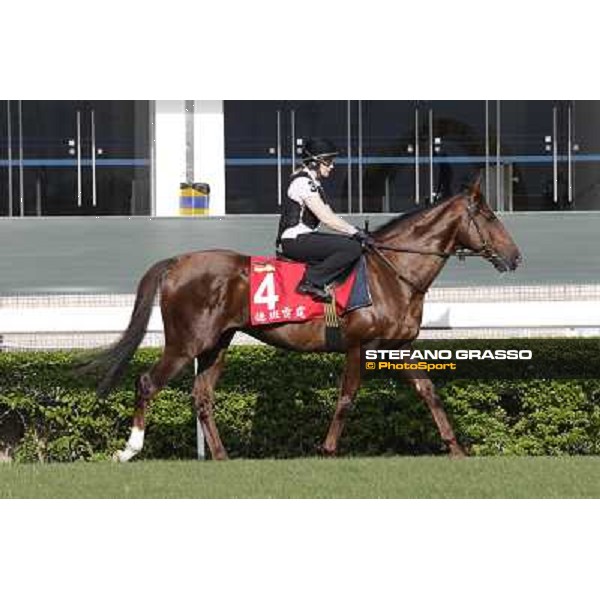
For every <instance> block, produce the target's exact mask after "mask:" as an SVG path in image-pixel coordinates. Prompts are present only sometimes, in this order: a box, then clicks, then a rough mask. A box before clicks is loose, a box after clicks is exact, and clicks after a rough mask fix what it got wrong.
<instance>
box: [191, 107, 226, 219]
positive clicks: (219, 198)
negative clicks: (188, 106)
mask: <svg viewBox="0 0 600 600" xmlns="http://www.w3.org/2000/svg"><path fill="white" fill-rule="evenodd" d="M194 175H195V181H201V182H204V183H208V184H210V215H211V216H215V215H224V214H225V119H224V113H223V101H222V100H196V101H195V110H194Z"/></svg>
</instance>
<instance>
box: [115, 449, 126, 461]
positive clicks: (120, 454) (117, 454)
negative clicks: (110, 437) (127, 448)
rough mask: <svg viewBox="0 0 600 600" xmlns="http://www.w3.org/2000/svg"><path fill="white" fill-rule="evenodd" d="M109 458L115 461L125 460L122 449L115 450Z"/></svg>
mask: <svg viewBox="0 0 600 600" xmlns="http://www.w3.org/2000/svg"><path fill="white" fill-rule="evenodd" d="M111 460H112V461H113V462H115V463H124V462H127V458H126V457H125V453H124V452H123V450H117V451H116V452H115V453H114V454H113V455H112V457H111Z"/></svg>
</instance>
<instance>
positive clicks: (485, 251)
mask: <svg viewBox="0 0 600 600" xmlns="http://www.w3.org/2000/svg"><path fill="white" fill-rule="evenodd" d="M478 213H479V207H478V206H477V204H476V203H475V201H474V199H473V197H472V196H469V199H468V202H467V215H468V217H469V225H468V227H471V224H473V225H474V227H475V230H476V231H477V234H478V235H479V239H480V241H481V248H479V250H469V249H468V248H457V249H456V250H454V251H453V252H436V251H434V250H417V249H415V248H401V247H400V248H399V247H397V246H387V245H385V244H377V243H375V244H372V245H370V246H368V248H369V249H370V250H371V251H372V252H374V253H375V254H376V255H377V256H378V257H379V258H380V259H381V260H382V261H383V262H384V263H385V264H386V265H387V266H388V267H389V268H391V269H392V270H393V271H394V273H395V274H396V276H397V277H398V279H401V280H402V281H404V282H405V283H408V284H409V285H410V286H411V287H413V288H414V289H415V290H417V291H418V292H421V293H422V294H425V293H426V292H427V288H423V287H422V286H420V285H418V284H416V283H415V282H414V281H411V280H410V279H408V278H407V277H405V276H404V275H402V273H400V272H399V271H398V269H397V268H396V267H395V266H394V264H393V263H392V262H391V261H390V260H389V259H388V258H387V257H386V256H385V255H384V254H383V252H381V251H382V250H389V251H391V252H402V253H408V254H421V255H422V256H439V257H440V258H443V259H444V260H447V259H449V258H450V257H452V256H456V257H458V259H459V260H461V261H463V260H465V258H467V257H468V256H480V257H483V258H486V259H488V260H489V261H490V262H491V263H492V264H493V265H494V266H497V265H499V264H500V265H502V266H506V261H505V259H504V258H503V257H502V256H500V255H499V254H498V253H497V252H496V251H495V250H494V248H493V247H492V246H491V245H490V244H489V243H488V240H487V239H486V238H485V237H484V235H483V233H482V231H481V227H480V226H479V223H478V222H477V219H476V218H475V217H476V216H477V215H478ZM427 287H429V286H427Z"/></svg>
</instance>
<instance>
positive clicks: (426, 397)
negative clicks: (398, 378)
mask: <svg viewBox="0 0 600 600" xmlns="http://www.w3.org/2000/svg"><path fill="white" fill-rule="evenodd" d="M400 372H401V373H402V376H403V378H404V379H405V381H406V382H407V383H409V384H410V385H411V386H412V387H413V388H414V390H415V391H416V392H417V394H418V395H419V397H420V398H421V399H422V400H423V402H425V404H426V405H427V408H429V410H430V411H431V416H432V417H433V420H434V422H435V424H436V426H437V428H438V431H439V432H440V436H441V438H442V440H443V441H444V443H445V444H446V447H447V448H448V452H449V453H450V458H463V457H465V456H467V453H466V452H465V450H464V449H463V447H462V446H461V445H460V444H459V443H458V441H457V440H456V436H455V435H454V429H453V428H452V425H451V424H450V419H448V415H447V414H446V410H445V409H444V405H443V404H442V401H441V400H440V397H439V396H438V394H437V392H436V391H435V386H434V385H433V382H432V381H431V379H429V377H427V376H426V375H424V374H423V372H422V371H409V370H404V371H400Z"/></svg>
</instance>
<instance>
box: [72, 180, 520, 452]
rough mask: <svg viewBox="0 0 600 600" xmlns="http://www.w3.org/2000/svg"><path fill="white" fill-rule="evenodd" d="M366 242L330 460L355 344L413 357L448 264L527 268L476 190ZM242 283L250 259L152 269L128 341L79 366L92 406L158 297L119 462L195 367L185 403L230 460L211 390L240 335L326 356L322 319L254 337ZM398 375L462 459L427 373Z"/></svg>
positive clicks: (213, 256)
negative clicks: (155, 323)
mask: <svg viewBox="0 0 600 600" xmlns="http://www.w3.org/2000/svg"><path fill="white" fill-rule="evenodd" d="M371 242H372V243H371V244H369V245H368V247H366V248H365V257H366V268H367V278H368V282H369V286H370V293H371V300H372V304H371V305H369V306H366V307H364V308H359V309H356V310H354V311H351V312H349V313H346V314H345V315H342V316H341V317H340V329H341V346H340V349H339V351H340V352H343V353H345V363H344V368H343V373H342V377H341V385H340V391H339V397H338V400H337V404H336V407H335V411H334V414H333V418H332V420H331V423H330V426H329V430H328V432H327V434H326V437H325V440H324V442H323V443H322V445H321V447H320V450H321V452H322V453H323V454H324V455H325V456H335V455H336V452H337V449H338V442H339V439H340V436H341V434H342V431H343V428H344V423H345V420H346V417H347V415H348V412H349V410H350V409H351V407H352V406H353V403H354V400H355V397H356V394H357V391H358V389H359V387H360V383H361V369H360V358H361V344H362V345H363V347H365V348H369V349H378V348H385V349H396V348H397V349H400V348H403V349H404V348H410V344H411V342H412V341H414V340H415V339H416V338H417V336H418V334H419V331H420V327H421V320H422V316H423V303H424V298H425V294H426V292H427V290H428V288H429V287H430V286H431V284H432V283H433V281H434V280H435V278H436V277H437V275H438V274H439V273H440V271H441V269H442V268H443V267H444V265H445V264H446V262H447V261H448V259H449V258H450V257H452V256H459V257H461V256H465V255H474V256H480V257H483V258H485V259H486V260H488V261H489V262H490V263H491V264H492V265H493V266H494V267H495V268H496V269H497V270H498V271H509V270H510V271H512V270H514V269H516V268H517V266H518V265H519V263H520V262H521V260H522V257H521V253H520V251H519V248H518V247H517V245H516V244H515V242H514V241H513V239H512V238H511V236H510V234H509V233H508V231H507V230H506V229H505V227H504V226H503V224H502V223H501V221H500V220H499V219H498V217H497V216H496V215H495V214H494V212H493V211H492V209H491V208H490V207H489V205H488V204H487V203H486V201H485V199H484V197H483V195H482V193H481V189H480V182H479V180H477V181H476V182H475V183H474V184H472V185H470V186H468V187H467V188H466V189H464V190H463V191H461V192H460V193H458V194H456V195H455V196H453V197H451V198H449V199H446V200H444V201H442V202H440V203H437V204H433V205H431V206H428V207H426V208H424V209H419V210H416V211H414V212H412V213H408V214H404V215H400V216H396V217H394V218H392V219H391V220H390V221H388V222H387V223H385V224H383V225H382V226H380V227H379V228H377V229H376V230H374V231H373V232H372V234H371ZM249 276H250V257H249V256H247V255H243V254H239V253H237V252H234V251H231V250H205V251H197V252H192V253H188V254H182V255H179V256H175V257H172V258H168V259H165V260H161V261H159V262H157V263H155V264H154V265H152V266H151V267H150V268H149V269H148V270H147V271H146V273H145V274H144V275H143V277H142V279H141V280H140V281H139V284H138V288H137V295H136V299H135V304H134V308H133V311H132V314H131V319H130V322H129V325H128V327H127V329H126V331H125V332H124V333H123V334H122V336H121V338H120V339H119V340H118V341H117V342H115V343H114V344H113V345H112V346H110V347H109V348H107V349H105V350H100V351H98V352H97V353H96V354H94V356H92V358H88V359H87V361H86V362H85V364H84V365H83V369H84V370H85V371H88V372H89V371H93V372H96V373H97V374H98V375H99V378H100V379H99V382H98V387H97V393H98V395H99V396H105V395H106V394H108V393H109V392H110V390H111V389H113V388H114V387H115V386H116V384H117V383H118V382H119V380H120V379H121V377H122V376H123V374H124V372H125V369H126V366H127V364H128V362H129V361H130V359H131V358H132V356H133V354H134V353H135V351H136V349H137V348H138V346H139V345H140V343H141V341H142V339H143V337H144V335H145V332H146V328H147V325H148V321H149V319H150V313H151V311H152V307H153V304H154V298H155V296H156V294H157V292H160V309H161V313H162V319H163V324H164V335H165V345H164V348H163V352H162V355H161V357H160V359H159V360H158V361H157V362H156V363H155V364H154V365H153V366H152V367H151V368H150V369H149V370H148V371H147V372H145V373H143V374H142V375H141V376H140V377H139V378H138V380H137V383H136V392H135V410H134V415H133V423H132V427H131V432H130V436H129V439H128V441H127V443H126V445H125V448H124V449H123V450H120V451H118V452H117V453H116V454H115V456H114V459H115V460H117V461H120V462H126V461H128V460H130V459H131V458H132V457H133V456H135V455H136V454H138V453H139V452H140V451H141V450H142V447H143V444H144V433H145V414H146V410H147V408H148V405H149V403H150V402H151V400H152V398H153V397H154V396H155V395H156V394H157V393H158V392H159V391H160V390H161V389H162V388H163V387H164V386H165V385H166V384H167V383H168V381H169V380H170V379H171V378H173V377H174V376H175V375H177V373H179V372H180V371H181V369H183V368H184V367H185V366H186V365H188V364H189V363H190V362H191V361H193V360H194V359H197V361H198V362H197V364H198V371H197V375H196V377H195V380H194V384H193V389H192V397H193V400H194V403H195V408H196V410H197V414H198V419H199V421H200V424H201V427H202V430H203V433H204V437H205V440H206V442H207V445H208V448H209V451H210V454H211V456H212V458H213V459H215V460H222V459H226V458H227V452H226V450H225V447H224V446H223V443H222V441H221V438H220V436H219V431H218V429H217V425H216V423H215V419H214V415H213V405H214V401H215V393H214V389H215V386H216V384H217V381H218V379H219V377H220V375H221V373H222V371H223V368H224V363H225V354H226V350H227V348H228V346H229V344H230V342H231V340H232V338H233V336H234V334H235V333H236V332H237V331H241V332H244V333H247V334H249V335H251V336H253V337H254V338H256V339H258V340H260V341H262V342H265V343H267V344H270V345H272V346H275V347H278V348H283V349H287V350H294V351H300V352H324V351H327V350H328V348H327V347H326V344H325V335H324V331H325V323H324V320H323V319H316V320H312V321H307V322H302V323H282V324H275V325H273V324H272V325H269V326H264V327H256V326H252V325H251V321H250V315H249ZM399 373H400V374H401V377H402V378H403V379H404V380H405V381H406V383H408V384H409V385H410V386H412V387H413V388H414V390H415V391H416V393H417V395H418V397H420V398H421V399H422V400H423V401H424V403H425V404H426V406H427V407H428V408H429V411H430V412H431V415H432V417H433V421H434V423H435V425H436V426H437V429H438V431H439V434H440V436H441V439H442V440H443V442H444V444H445V445H446V448H447V451H448V454H449V456H450V457H453V458H459V457H463V456H466V452H465V450H464V449H463V447H462V446H461V444H460V443H459V442H458V441H457V439H456V436H455V434H454V430H453V428H452V425H451V423H450V420H449V418H448V416H447V414H446V412H445V410H444V407H443V405H442V402H441V400H440V398H439V396H438V395H437V393H436V391H435V387H434V385H433V383H432V381H431V379H429V378H428V377H427V374H426V373H423V372H421V371H418V370H403V371H400V372H399Z"/></svg>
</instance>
